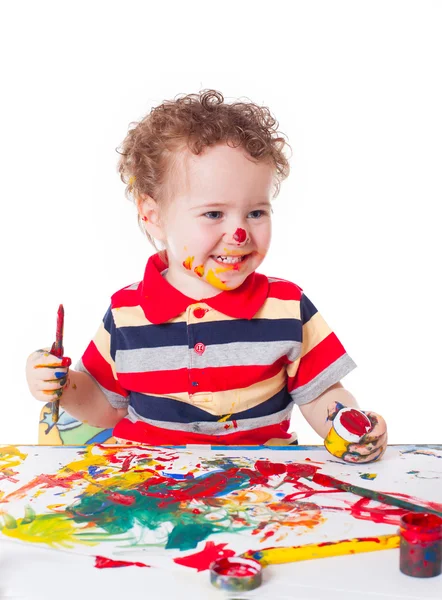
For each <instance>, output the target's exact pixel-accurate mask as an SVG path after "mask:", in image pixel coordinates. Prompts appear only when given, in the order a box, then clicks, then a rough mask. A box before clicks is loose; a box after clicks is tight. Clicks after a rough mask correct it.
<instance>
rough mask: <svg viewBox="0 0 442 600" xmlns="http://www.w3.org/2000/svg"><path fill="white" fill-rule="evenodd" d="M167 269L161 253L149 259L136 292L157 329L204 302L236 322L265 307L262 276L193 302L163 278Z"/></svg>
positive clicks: (265, 287) (265, 289)
mask: <svg viewBox="0 0 442 600" xmlns="http://www.w3.org/2000/svg"><path fill="white" fill-rule="evenodd" d="M167 266H168V261H167V254H166V251H165V250H163V251H161V252H158V253H157V254H154V255H153V256H151V257H150V258H149V260H148V261H147V265H146V270H145V272H144V278H143V281H142V282H141V285H140V287H139V288H138V289H139V292H140V305H141V307H142V309H143V311H144V314H145V315H146V318H147V319H148V320H149V321H150V322H151V323H155V324H156V325H159V324H160V323H165V322H166V321H169V320H170V319H173V318H174V317H177V316H178V315H180V314H182V313H183V312H184V311H185V310H186V308H187V307H188V306H189V305H190V304H197V303H198V302H204V303H205V304H207V305H208V306H211V307H212V308H214V309H215V310H217V311H219V312H221V313H223V314H225V315H228V316H229V317H233V318H235V319H251V318H252V317H253V316H254V315H255V314H256V313H257V312H258V310H259V309H260V308H261V306H262V305H263V304H264V302H265V300H266V298H267V295H268V290H269V282H268V279H267V277H266V276H265V275H261V274H259V273H251V274H250V275H249V276H248V277H247V279H246V280H245V281H244V283H243V284H242V285H240V286H239V287H238V288H236V289H235V290H228V291H225V292H220V293H219V294H218V295H216V296H213V298H204V299H201V300H199V301H198V300H195V299H194V298H189V297H188V296H185V295H184V294H182V293H181V292H179V291H178V290H177V289H176V288H174V287H173V286H172V285H171V284H170V283H169V282H168V281H167V280H166V279H165V278H164V277H163V276H162V275H161V273H162V271H164V269H166V268H167Z"/></svg>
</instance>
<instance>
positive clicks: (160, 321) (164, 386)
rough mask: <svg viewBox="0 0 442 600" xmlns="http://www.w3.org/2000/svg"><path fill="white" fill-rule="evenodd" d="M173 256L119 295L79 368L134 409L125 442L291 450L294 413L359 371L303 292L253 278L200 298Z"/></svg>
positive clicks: (158, 259)
mask: <svg viewBox="0 0 442 600" xmlns="http://www.w3.org/2000/svg"><path fill="white" fill-rule="evenodd" d="M166 269H167V254H166V253H165V252H164V251H163V252H160V253H158V254H155V255H153V256H151V257H150V259H149V260H148V262H147V265H146V270H145V273H144V278H143V280H142V281H141V282H139V283H135V284H132V285H130V286H127V287H125V288H123V289H121V290H119V291H118V292H116V293H115V294H114V295H113V296H112V298H111V304H110V307H109V308H108V310H107V312H106V314H105V316H104V318H103V322H102V324H101V325H100V327H99V329H98V331H97V333H96V335H95V337H94V339H93V340H92V341H91V342H90V344H89V345H88V347H87V349H86V351H85V352H84V354H83V356H82V358H81V360H80V361H79V362H78V364H77V365H76V369H77V370H80V371H84V372H86V373H88V374H89V375H91V376H92V377H93V378H94V379H95V381H96V383H97V384H98V385H99V387H100V388H101V390H102V391H103V393H104V394H105V396H106V397H107V399H108V400H109V402H110V404H111V405H112V406H113V407H115V408H123V407H127V409H128V414H127V416H126V417H125V418H124V419H122V420H121V421H120V422H119V423H118V424H117V425H116V427H115V429H114V436H115V437H117V438H122V439H127V440H133V441H137V442H144V443H146V444H152V445H184V444H213V445H229V444H232V445H254V444H290V443H293V441H294V438H295V435H293V434H291V433H290V432H289V424H290V416H291V413H292V409H293V406H294V405H295V404H298V405H301V404H306V403H308V402H311V401H312V400H314V399H315V398H317V397H318V396H319V395H320V394H322V393H323V392H324V391H325V390H326V389H327V388H329V387H330V386H331V385H333V384H334V383H337V382H338V381H340V379H342V377H344V376H345V375H346V374H347V373H349V372H350V371H351V370H352V369H353V368H354V367H355V364H354V362H353V360H352V359H351V358H350V357H349V356H348V354H347V353H346V351H345V350H344V348H343V346H342V344H341V343H340V341H339V340H338V338H337V337H336V335H335V334H334V333H333V332H332V331H331V329H330V328H329V326H328V325H327V324H326V323H325V321H324V319H323V318H322V316H321V315H320V313H319V312H318V311H317V309H316V308H315V307H314V305H313V304H312V302H311V301H310V300H309V299H308V298H307V296H306V295H305V294H304V292H303V291H302V289H301V288H300V287H299V286H297V285H295V284H294V283H291V282H289V281H285V280H283V279H275V278H268V277H266V276H265V275H262V274H258V273H256V272H255V273H252V274H251V275H249V277H248V278H247V279H246V280H245V281H244V283H243V284H242V285H241V286H240V287H239V288H237V289H235V290H229V291H224V292H221V293H219V294H218V295H216V296H214V297H213V298H208V299H204V300H199V301H197V300H194V299H192V298H189V297H187V296H185V295H184V294H182V293H181V292H179V291H178V290H177V289H176V288H174V287H173V286H172V285H170V284H169V282H168V281H166V279H165V278H164V276H163V275H164V271H165V270H166Z"/></svg>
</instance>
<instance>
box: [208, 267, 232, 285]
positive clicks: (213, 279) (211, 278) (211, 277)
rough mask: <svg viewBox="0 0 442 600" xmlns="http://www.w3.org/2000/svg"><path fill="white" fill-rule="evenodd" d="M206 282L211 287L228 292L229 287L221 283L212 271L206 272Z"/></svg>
mask: <svg viewBox="0 0 442 600" xmlns="http://www.w3.org/2000/svg"><path fill="white" fill-rule="evenodd" d="M217 270H218V269H217ZM206 281H207V283H210V285H213V287H215V288H217V289H219V290H230V287H229V286H228V285H226V284H225V283H224V282H223V281H221V279H220V278H219V277H218V276H217V275H215V273H214V272H213V271H212V269H209V271H208V272H207V275H206Z"/></svg>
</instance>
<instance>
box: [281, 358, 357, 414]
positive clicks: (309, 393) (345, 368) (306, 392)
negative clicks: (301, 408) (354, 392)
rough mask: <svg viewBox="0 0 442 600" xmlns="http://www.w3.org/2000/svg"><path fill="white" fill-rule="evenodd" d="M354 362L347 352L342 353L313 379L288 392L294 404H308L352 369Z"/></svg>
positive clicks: (354, 365)
mask: <svg viewBox="0 0 442 600" xmlns="http://www.w3.org/2000/svg"><path fill="white" fill-rule="evenodd" d="M355 367H356V363H355V362H354V361H353V359H351V358H350V357H349V356H348V354H343V355H342V356H340V357H339V358H338V359H337V360H335V362H334V363H332V364H331V365H329V366H328V367H327V368H326V369H325V370H324V371H321V373H319V375H317V376H316V377H315V378H314V379H312V380H311V381H309V383H306V384H305V385H303V386H301V387H299V388H296V390H293V391H292V392H290V395H291V397H292V398H293V400H294V401H295V402H296V404H298V405H299V404H308V402H311V401H312V400H315V399H316V398H317V397H318V396H320V395H321V394H322V393H323V392H325V390H327V389H328V388H329V387H330V386H332V385H333V384H334V383H338V381H340V380H341V379H342V378H343V377H345V375H347V374H348V373H350V371H353V369H354V368H355Z"/></svg>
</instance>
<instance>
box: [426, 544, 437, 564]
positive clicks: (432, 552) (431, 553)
mask: <svg viewBox="0 0 442 600" xmlns="http://www.w3.org/2000/svg"><path fill="white" fill-rule="evenodd" d="M424 560H425V561H427V562H429V563H434V562H436V548H435V545H434V544H433V546H431V547H430V548H427V549H426V550H425V554H424Z"/></svg>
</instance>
